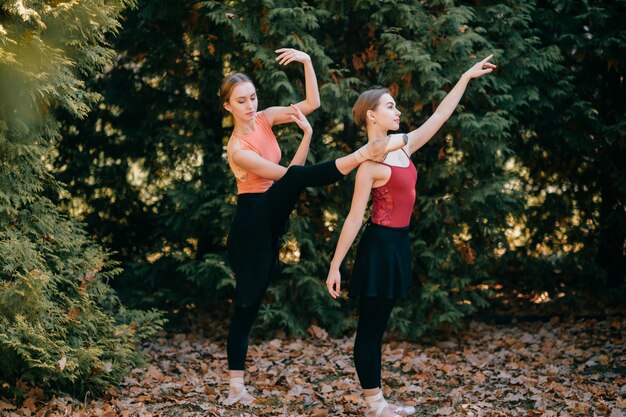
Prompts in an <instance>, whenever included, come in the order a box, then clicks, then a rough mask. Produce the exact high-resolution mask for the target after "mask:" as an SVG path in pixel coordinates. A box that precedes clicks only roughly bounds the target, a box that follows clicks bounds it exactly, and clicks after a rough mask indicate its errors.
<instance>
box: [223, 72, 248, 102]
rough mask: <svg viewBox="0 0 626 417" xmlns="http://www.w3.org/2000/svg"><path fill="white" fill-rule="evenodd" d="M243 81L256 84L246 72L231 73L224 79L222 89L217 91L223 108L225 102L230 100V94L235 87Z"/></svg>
mask: <svg viewBox="0 0 626 417" xmlns="http://www.w3.org/2000/svg"><path fill="white" fill-rule="evenodd" d="M241 83H250V84H252V85H254V83H253V82H252V80H251V79H250V78H249V77H248V76H247V75H246V74H242V73H240V72H236V73H234V74H231V75H229V76H228V77H226V78H224V79H223V80H222V84H221V85H220V89H219V90H218V92H217V95H218V96H219V98H220V104H221V105H222V109H223V108H224V104H226V103H228V100H230V95H231V94H232V93H233V89H234V88H235V87H237V86H238V85H239V84H241Z"/></svg>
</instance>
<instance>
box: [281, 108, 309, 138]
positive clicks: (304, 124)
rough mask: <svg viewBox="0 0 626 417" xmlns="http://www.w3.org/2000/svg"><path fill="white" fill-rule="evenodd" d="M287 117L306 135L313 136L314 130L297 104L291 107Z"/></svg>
mask: <svg viewBox="0 0 626 417" xmlns="http://www.w3.org/2000/svg"><path fill="white" fill-rule="evenodd" d="M287 115H288V116H289V119H290V120H291V121H292V122H294V123H295V124H297V125H298V126H299V127H300V129H302V132H303V133H304V134H305V135H307V134H308V135H311V134H312V133H313V128H312V127H311V124H310V123H309V121H308V119H307V118H306V116H305V115H304V113H302V111H301V110H300V109H299V108H298V106H296V105H295V104H292V105H291V106H289V111H288V112H287Z"/></svg>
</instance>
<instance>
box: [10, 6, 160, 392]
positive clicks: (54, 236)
mask: <svg viewBox="0 0 626 417" xmlns="http://www.w3.org/2000/svg"><path fill="white" fill-rule="evenodd" d="M130 4H132V1H108V2H99V1H84V2H80V3H78V2H75V3H59V4H56V5H55V6H51V5H45V6H44V5H42V4H37V5H32V6H30V7H29V6H25V5H24V3H23V2H8V1H3V2H1V3H0V17H1V20H0V190H1V192H0V370H1V372H0V383H1V384H2V386H3V390H4V389H7V388H8V389H13V388H15V387H16V386H18V385H19V383H18V381H22V382H24V383H26V384H28V385H31V386H36V387H41V388H44V389H47V390H52V391H58V390H60V391H64V392H69V393H71V394H75V395H80V396H82V395H84V394H85V393H86V392H92V393H96V394H98V393H101V392H103V391H104V390H106V389H107V388H108V387H110V386H111V385H112V384H115V383H118V382H120V381H121V379H122V378H123V376H124V375H125V374H126V372H127V371H128V369H129V367H130V366H132V365H133V364H134V363H135V362H136V361H137V360H138V359H139V358H140V354H139V353H138V352H137V351H136V348H135V346H136V344H137V342H139V341H141V340H143V339H145V338H147V337H149V336H151V335H152V334H153V333H154V332H155V331H156V330H157V329H158V328H159V327H160V326H161V325H162V324H163V320H162V319H161V314H160V313H157V312H155V311H151V312H139V311H132V310H126V309H125V308H124V307H123V306H122V305H121V304H120V302H119V299H118V297H117V295H116V294H115V293H114V292H113V290H112V289H111V288H110V287H109V286H108V284H107V282H108V281H109V280H110V279H111V278H112V277H113V276H115V275H117V274H119V269H118V268H117V264H116V262H114V261H112V260H111V258H110V254H109V253H107V252H106V251H105V250H103V249H102V248H101V247H99V246H98V245H97V244H95V243H94V242H93V241H92V240H91V239H90V238H89V237H88V236H87V235H86V233H85V232H84V231H83V230H82V226H81V225H79V224H77V223H76V222H74V221H72V220H70V219H68V218H67V216H66V215H64V214H61V213H60V212H59V211H58V209H57V208H56V207H55V204H54V203H53V198H55V197H54V196H55V195H56V194H58V193H63V192H65V191H64V189H63V187H62V185H61V184H60V183H58V182H57V181H56V180H55V179H54V178H53V177H52V176H51V175H50V174H49V171H50V165H49V163H48V162H47V161H50V160H51V159H53V157H54V149H55V148H54V143H55V142H56V141H58V140H60V137H59V121H58V119H57V116H56V112H57V111H63V112H65V113H66V114H68V115H69V116H71V117H78V118H81V117H84V116H86V114H87V112H88V110H89V108H90V107H91V106H92V105H93V104H94V103H95V102H96V100H97V99H98V95H97V94H96V93H93V92H91V90H89V89H86V88H85V82H84V79H85V77H87V76H93V75H94V74H95V72H97V71H99V70H101V69H102V68H103V67H104V66H105V65H107V64H110V62H111V58H112V55H113V53H112V50H111V49H109V48H108V47H107V46H106V43H105V42H104V36H105V35H106V34H107V33H112V32H115V31H116V30H117V28H118V27H119V23H118V20H117V19H118V18H119V13H120V12H121V10H123V9H124V8H125V7H128V6H129V5H130Z"/></svg>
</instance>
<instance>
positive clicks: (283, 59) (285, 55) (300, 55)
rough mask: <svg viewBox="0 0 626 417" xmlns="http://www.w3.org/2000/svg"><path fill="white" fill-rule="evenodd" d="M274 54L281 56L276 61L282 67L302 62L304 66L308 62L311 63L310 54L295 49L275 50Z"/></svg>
mask: <svg viewBox="0 0 626 417" xmlns="http://www.w3.org/2000/svg"><path fill="white" fill-rule="evenodd" d="M274 52H276V53H277V54H280V55H278V56H277V57H276V61H278V63H279V64H280V65H287V64H289V63H290V62H293V61H295V62H300V63H302V64H304V63H305V62H307V61H308V62H310V61H311V57H310V56H309V55H308V54H305V53H304V52H302V51H298V50H297V49H293V48H281V49H277V50H275V51H274Z"/></svg>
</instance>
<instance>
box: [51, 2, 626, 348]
mask: <svg viewBox="0 0 626 417" xmlns="http://www.w3.org/2000/svg"><path fill="white" fill-rule="evenodd" d="M624 4H625V3H624V2H623V1H617V2H613V3H611V4H605V3H603V2H578V1H576V2H565V1H549V2H543V3H540V2H534V1H531V2H528V1H522V0H511V1H507V2H474V1H459V2H451V1H431V2H424V1H417V0H390V1H384V2H381V1H378V0H362V1H358V2H336V1H319V2H315V7H312V6H311V5H309V4H308V3H303V2H300V1H281V2H277V1H271V0H257V1H245V2H243V1H232V2H218V1H203V2H199V3H198V2H195V1H183V2H178V3H177V4H176V5H175V6H173V5H172V4H171V3H170V2H167V1H163V0H157V1H153V2H145V3H142V4H140V6H139V7H138V8H137V9H134V10H129V11H127V12H126V14H125V18H124V20H125V22H126V23H125V25H124V28H123V29H122V30H121V31H120V34H119V36H117V37H115V38H114V39H112V40H111V42H112V43H113V45H114V48H115V49H116V51H117V52H118V55H117V57H116V60H115V63H114V64H113V65H112V66H110V67H107V68H106V70H105V71H103V72H102V74H100V75H99V76H98V77H97V78H95V79H93V80H92V81H91V90H93V91H99V92H101V93H102V95H103V97H104V99H103V101H102V103H101V104H100V105H99V108H98V109H96V111H94V112H92V113H90V114H89V116H88V117H86V118H85V119H84V120H83V121H76V120H74V119H71V120H69V119H68V120H66V121H65V122H64V123H63V126H64V129H63V132H64V134H63V140H62V141H60V142H59V144H58V155H57V157H56V158H55V160H54V164H55V167H56V178H58V179H59V180H60V181H62V182H64V183H67V184H69V187H70V189H71V196H72V197H71V198H67V199H66V200H65V202H64V203H65V206H66V209H67V211H68V213H70V214H71V215H73V216H76V217H78V218H80V219H82V220H84V221H85V222H86V223H87V224H88V225H89V226H88V227H89V230H90V232H92V233H93V234H95V235H96V236H98V237H99V239H101V240H103V241H104V242H106V243H107V245H108V246H109V247H110V248H111V249H112V250H114V251H115V252H116V255H115V257H116V259H117V260H118V261H119V262H121V264H122V265H123V267H124V272H123V275H122V279H119V280H117V281H116V282H117V284H116V285H117V288H118V289H119V291H120V292H121V293H122V294H125V297H128V298H129V299H130V298H131V297H132V299H134V300H140V301H141V302H145V303H148V304H152V305H159V306H172V307H180V306H182V305H185V304H187V303H189V301H190V300H193V301H194V303H195V304H197V305H201V306H202V308H204V309H207V310H208V311H211V310H212V309H222V308H224V305H225V302H224V299H226V298H229V297H232V295H233V283H234V281H233V276H232V272H231V271H230V269H229V268H228V264H227V262H226V239H227V235H228V228H229V223H230V221H231V219H232V216H233V212H234V207H235V203H236V195H235V185H234V181H233V178H232V175H231V174H230V172H229V170H228V167H227V164H226V162H225V160H224V157H223V153H224V145H225V143H226V141H227V139H228V136H229V133H230V129H231V126H230V123H231V121H230V120H229V119H228V118H227V117H226V118H225V117H224V116H223V113H222V112H221V110H220V109H219V104H218V100H217V97H216V95H215V92H216V91H217V89H218V86H219V82H220V81H221V79H222V78H223V76H224V75H225V74H228V73H230V72H234V71H242V72H245V73H248V74H249V75H251V76H252V78H253V80H254V81H255V83H256V87H257V89H258V92H259V101H260V108H264V107H267V106H270V105H276V104H282V105H286V104H289V103H292V102H295V101H298V100H300V99H301V98H302V97H303V85H302V81H303V77H302V70H301V68H300V67H299V66H298V65H297V64H291V65H289V66H287V67H281V66H278V65H277V64H276V62H275V60H274V58H275V56H276V55H275V53H274V50H275V49H277V48H279V47H295V48H300V49H303V50H305V51H306V52H307V53H309V54H310V55H311V57H312V59H313V63H314V66H315V68H316V71H317V76H318V81H319V84H320V92H321V98H322V107H321V109H319V110H318V111H316V112H315V113H314V114H312V115H311V116H310V117H309V119H310V120H311V123H312V125H313V126H314V129H315V139H314V141H313V144H312V150H311V155H310V158H309V161H310V162H311V163H313V162H315V161H323V160H327V159H330V158H334V157H337V156H339V155H342V154H344V153H345V152H348V151H350V150H352V149H355V148H356V147H357V146H358V145H360V144H361V143H362V140H363V135H362V133H361V132H359V131H358V129H357V128H356V127H355V126H354V124H353V123H352V122H351V118H350V109H351V107H352V104H353V103H354V100H355V99H356V97H357V96H358V94H359V93H360V92H361V91H362V90H364V89H365V88H367V87H369V86H372V85H376V84H378V85H385V86H389V87H390V89H391V90H392V92H393V93H394V95H395V97H396V99H397V102H398V105H399V108H400V109H401V110H402V112H403V116H402V120H403V126H402V128H401V129H402V130H403V131H407V130H410V129H414V128H416V127H418V126H419V125H420V124H421V123H422V122H423V121H424V120H426V119H427V118H428V117H429V115H430V114H431V113H432V111H433V110H434V108H435V107H436V105H437V104H438V103H439V102H440V101H441V99H442V98H443V97H444V96H445V95H446V93H447V92H448V91H449V90H450V88H451V87H452V86H453V85H454V83H455V82H456V80H457V79H458V77H459V76H460V75H461V74H462V73H463V71H465V70H466V69H467V68H468V67H469V66H470V65H471V64H472V63H473V62H475V61H476V60H477V59H479V58H481V57H483V56H486V55H488V54H490V53H493V54H494V55H495V57H494V61H495V62H496V63H497V64H498V67H499V68H498V70H497V71H496V72H495V73H494V74H492V75H490V76H486V77H482V78H480V79H478V80H473V81H472V82H471V84H470V86H469V88H468V90H467V92H466V94H465V96H464V98H463V99H462V101H461V103H460V106H459V108H458V109H457V111H456V112H455V114H454V115H453V116H452V117H451V119H450V120H449V121H448V123H447V124H446V125H445V126H444V127H443V128H442V130H441V131H440V132H439V133H438V134H437V135H436V137H435V138H433V139H432V141H431V142H430V143H429V144H428V145H427V146H425V147H424V148H422V149H420V151H419V152H418V153H417V154H416V155H415V157H414V162H415V164H416V165H417V167H418V171H419V175H420V178H419V180H418V185H417V192H418V199H417V204H416V208H415V210H414V215H413V219H412V230H411V241H412V242H413V248H412V249H413V254H414V259H413V261H414V270H415V276H414V278H415V285H414V290H413V292H412V293H411V294H410V297H409V299H408V300H407V301H405V302H403V303H401V304H400V306H399V308H397V309H396V310H395V311H394V316H393V320H392V326H393V327H394V328H395V329H396V330H398V331H400V332H402V333H404V334H407V335H410V336H412V337H418V336H419V335H421V334H423V333H424V332H430V331H433V330H435V329H437V328H441V327H445V326H448V325H458V324H459V323H460V319H461V318H462V317H465V316H467V315H469V314H472V313H474V312H476V311H477V310H478V309H481V308H484V307H485V306H486V305H487V300H488V298H489V297H490V295H492V288H493V285H494V284H496V283H498V284H505V285H506V286H507V288H508V289H509V290H519V291H522V292H529V291H548V292H549V293H550V294H551V295H554V294H556V293H558V292H560V291H563V289H564V288H566V289H567V290H570V291H571V290H576V289H580V288H584V287H585V286H586V283H594V285H590V286H589V287H593V288H602V285H600V286H596V285H595V283H600V284H605V283H611V284H612V285H619V284H620V283H623V278H624V269H625V268H624V254H623V242H624V238H625V237H624V233H625V231H626V227H624V222H625V220H624V208H623V201H624V197H625V195H626V194H625V192H624V185H623V184H625V183H626V182H625V181H624V167H623V163H620V161H623V160H624V157H623V156H624V123H625V122H624V118H623V114H624V113H625V112H624V99H623V97H624V84H623V82H622V83H620V82H618V80H619V79H620V77H623V73H624V58H623V57H624V56H626V54H624V53H623V52H624V50H623V49H624V45H626V43H625V42H624V32H623V28H622V26H620V25H619V23H618V18H619V16H620V15H623V12H624ZM590 22H591V23H590ZM581 34H582V35H581ZM275 133H276V135H277V137H278V138H279V141H280V142H281V146H282V147H283V150H284V154H285V155H286V157H290V156H291V154H292V153H293V152H294V150H295V149H296V147H297V143H298V138H299V133H298V130H297V129H296V128H295V127H294V126H289V125H285V126H279V127H277V128H276V129H275ZM351 184H352V183H351V181H350V178H348V179H347V180H345V181H340V182H339V183H338V184H336V185H333V186H329V187H325V188H320V189H311V190H309V191H308V192H307V193H306V196H305V197H303V199H302V201H301V204H300V205H299V207H298V208H297V210H296V212H295V213H294V216H293V218H292V223H291V226H290V233H289V235H288V236H287V238H286V240H287V245H286V246H285V249H284V250H283V253H282V259H283V261H284V263H285V265H284V267H283V268H282V269H281V271H280V274H278V276H277V277H276V279H275V280H274V284H273V286H272V288H270V291H269V293H268V298H269V299H270V300H271V302H270V303H268V304H266V305H265V306H264V307H263V309H262V311H261V313H260V318H259V323H260V326H263V328H267V327H268V326H279V327H284V328H287V329H288V330H290V331H291V332H294V333H301V332H303V330H304V329H306V328H307V327H308V326H309V325H310V324H311V323H313V322H315V323H319V324H321V325H323V326H324V327H326V328H328V329H329V330H331V331H333V332H335V333H339V332H341V331H343V330H345V329H347V328H349V327H351V326H353V325H354V323H353V321H351V320H350V317H349V312H350V311H351V307H352V305H351V304H350V303H349V302H344V301H341V302H335V301H333V300H332V299H330V297H328V296H327V295H326V292H325V288H324V285H323V282H324V279H325V277H326V272H327V268H328V259H329V256H330V254H331V252H332V250H333V248H334V245H335V243H336V239H337V236H338V231H339V228H340V227H341V224H342V223H343V220H344V218H345V215H346V214H347V212H348V210H349V205H350V199H351V194H352V186H351ZM620 248H621V249H620ZM620 251H621V252H620ZM351 256H352V255H351ZM352 261H353V260H352V258H351V257H349V259H347V261H346V265H345V268H344V271H343V273H344V276H346V277H347V276H348V275H349V270H350V269H351V264H352ZM605 277H606V278H607V279H608V280H605ZM616 277H617V278H616Z"/></svg>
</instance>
